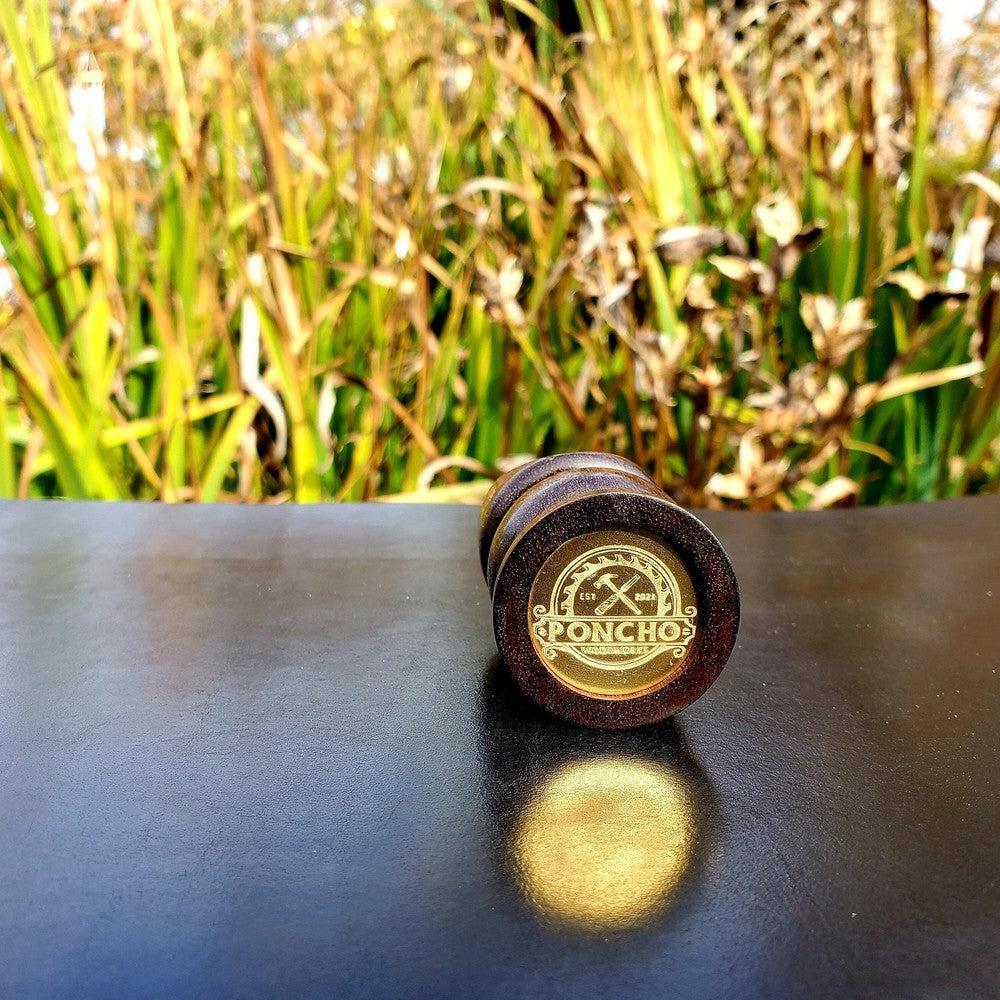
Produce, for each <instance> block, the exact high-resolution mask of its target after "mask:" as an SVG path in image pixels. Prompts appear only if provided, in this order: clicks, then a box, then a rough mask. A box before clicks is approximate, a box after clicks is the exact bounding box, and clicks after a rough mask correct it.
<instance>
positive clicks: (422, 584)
mask: <svg viewBox="0 0 1000 1000" xmlns="http://www.w3.org/2000/svg"><path fill="white" fill-rule="evenodd" d="M706 521H707V522H708V523H709V525H710V527H711V528H712V529H713V530H714V531H716V532H717V534H718V535H719V537H720V539H721V540H722V541H723V543H724V545H725V546H726V548H727V549H728V551H729V552H730V554H731V556H732V558H733V562H734V564H735V566H736V569H737V572H738V574H739V577H740V582H741V587H742V591H743V600H744V615H743V624H742V629H741V634H740V638H739V642H738V645H737V647H736V651H735V652H734V654H733V659H732V660H731V662H730V664H729V666H728V667H727V668H726V670H725V671H724V672H723V674H722V676H721V677H720V679H719V681H718V682H717V683H716V684H715V686H714V687H713V688H712V689H711V690H710V691H709V692H708V694H706V695H705V696H704V697H703V698H702V699H701V700H700V701H699V702H697V703H696V704H695V705H693V706H692V707H691V708H690V709H688V710H687V711H686V712H684V713H683V714H682V715H681V716H679V717H678V719H677V721H676V722H675V723H671V724H668V725H665V726H661V727H652V728H648V729H646V730H638V731H635V732H631V733H617V734H615V733H598V732H592V731H586V730H582V729H578V728H575V727H573V726H571V725H568V724H563V723H559V722H556V721H554V720H551V719H548V718H547V717H545V716H544V715H542V714H541V713H540V712H538V711H536V710H534V709H532V708H531V707H529V706H528V705H526V704H525V703H524V702H523V701H521V700H520V699H519V698H518V697H517V696H516V695H515V694H514V693H513V691H512V690H511V688H510V685H509V684H507V683H506V682H505V678H504V675H503V673H502V671H499V670H498V669H497V667H496V664H495V662H494V658H495V647H494V643H493V636H492V631H491V626H490V611H489V603H488V600H487V595H486V588H485V586H484V584H483V581H482V577H481V575H480V568H479V565H478V561H477V556H476V546H477V518H476V511H475V510H473V509H455V508H451V509H449V508H436V509H435V508H413V507H386V506H368V507H361V508H358V507H323V508H255V509H244V508H239V509H237V508H223V507H217V508H164V507H154V506H146V507H137V506H98V505H56V504H48V505H39V504H7V505H0V808H2V820H0V996H3V997H16V998H30V997H43V996H58V997H84V996H85V997H102V998H103V997H112V996H130V997H133V996H134V997H147V996H149V997H153V996H155V997H219V996H234V997H257V996H277V995H289V996H307V995H316V996H331V997H337V998H343V1000H350V998H355V997H358V998H360V997H448V998H451V997H455V998H466V997H505V998H507V997H519V998H520V997H527V998H534V997H547V996H567V997H579V998H588V997H600V998H605V997H614V998H618V997H673V996H691V997H706V998H709V997H711V998H717V997H740V998H748V997H797V996H802V997H810V998H815V997H851V996H866V997H867V996H870V997H884V996H891V997H984V996H997V995H1000V989H998V977H1000V947H998V946H1000V782H998V779H997V774H998V758H997V750H998V743H1000V740H998V737H1000V627H998V620H1000V618H998V611H1000V580H998V566H1000V545H998V534H997V532H998V526H1000V499H997V498H984V499H979V500H966V501H957V502H952V503H945V504H934V505H925V506H917V507H910V508H905V509H904V508H896V509H873V510H863V511H857V512H854V511H852V512H833V513H823V514H816V515H810V514H796V515H751V514H729V515H709V516H707V517H706ZM609 760H613V761H614V762H615V763H614V768H616V769H617V770H615V769H612V774H613V775H617V776H621V777H622V794H624V795H625V801H624V802H621V803H618V804H617V805H616V806H614V808H612V810H611V813H610V815H617V816H620V817H624V818H625V819H627V820H628V821H629V824H628V825H623V826H622V827H621V829H622V830H628V831H633V832H634V831H635V829H646V830H647V831H648V830H649V829H650V828H651V827H650V825H649V824H650V821H651V818H652V820H653V821H655V820H656V817H657V815H659V814H655V809H654V810H653V812H652V813H650V812H649V810H648V809H647V810H646V812H643V809H646V806H642V804H641V803H640V804H639V806H637V807H636V809H631V805H630V802H631V801H632V800H630V799H629V797H628V796H629V795H630V794H632V793H631V792H630V791H629V789H634V788H635V787H637V784H636V782H637V781H638V780H639V779H636V780H633V778H635V775H637V774H638V775H640V777H641V776H642V775H647V776H648V775H650V774H654V773H655V775H659V777H658V778H656V779H655V780H654V779H652V778H651V779H650V780H651V781H653V784H654V785H655V784H656V782H657V781H660V782H661V784H662V782H664V781H665V782H666V783H667V785H669V786H670V787H673V788H675V789H681V790H682V792H683V795H682V800H683V801H684V802H685V803H686V806H685V809H686V813H685V816H684V817H682V819H683V821H684V824H685V825H684V832H683V835H682V836H681V837H680V841H678V843H683V845H685V846H684V850H685V851H686V852H687V853H686V856H685V858H683V859H682V861H683V864H680V865H679V868H680V869H682V874H681V875H680V879H679V882H677V883H676V885H675V886H674V888H673V890H672V891H671V892H669V893H667V894H666V895H665V896H664V897H663V899H661V900H660V901H659V902H656V903H655V905H652V906H651V907H649V908H648V913H647V914H646V916H645V918H644V921H643V920H639V921H637V922H638V923H639V926H633V927H629V928H626V929H622V928H621V927H620V926H610V924H603V925H602V923H601V920H600V919H599V916H600V913H599V911H600V907H601V905H602V900H601V899H596V900H594V899H591V900H590V901H589V902H587V901H586V900H582V901H581V905H583V903H584V902H587V906H589V907H590V909H589V910H586V907H584V910H585V911H586V912H584V913H583V914H582V916H581V915H579V914H578V915H577V916H578V917H580V919H575V920H574V919H573V916H572V913H569V915H567V912H566V908H568V909H569V910H570V911H571V910H572V907H573V906H574V904H575V902H576V901H577V900H576V897H577V896H585V895H586V891H585V890H586V882H585V880H586V876H587V872H586V871H583V872H582V873H581V872H580V871H579V870H577V871H575V873H574V874H573V877H574V878H575V879H577V881H576V882H571V883H570V884H571V885H575V886H577V887H579V886H580V885H583V886H584V891H583V892H582V893H576V894H573V893H571V894H570V898H568V899H565V898H564V899H563V906H564V909H563V911H559V910H558V907H557V908H556V909H555V910H554V909H553V908H552V906H551V905H547V904H546V902H545V899H544V898H540V897H539V896H538V894H537V893H535V894H534V895H532V893H533V891H534V890H532V889H531V885H530V884H529V882H530V880H528V881H526V876H525V870H526V869H525V862H524V858H523V857H522V856H521V854H519V853H518V852H519V851H522V853H523V849H524V844H523V843H522V842H521V840H519V839H518V838H519V837H521V838H522V840H523V830H524V822H525V816H526V815H529V814H531V815H534V814H533V813H530V811H531V810H532V809H534V808H535V806H537V804H538V803H543V804H544V803H545V802H547V801H549V799H550V798H551V792H552V788H554V787H555V785H554V784H553V780H554V778H553V776H557V777H558V776H560V775H562V776H564V777H565V775H567V774H569V773H571V772H572V773H577V772H573V771H572V769H573V768H579V767H582V768H583V769H584V771H586V772H587V773H593V771H594V769H595V768H597V769H598V770H599V769H600V768H601V767H603V766H604V765H605V764H606V763H607V762H608V761H609ZM588 768H589V769H590V770H589V771H587V769H588ZM630 768H631V769H632V770H630ZM579 773H583V772H579ZM630 775H631V777H630ZM661 779H662V781H661ZM615 780H617V778H615ZM642 780H645V778H642ZM630 782H631V783H630ZM556 784H558V782H556ZM657 787H659V786H657ZM547 789H548V791H547ZM546 796H549V798H547V797H546ZM635 801H636V802H639V800H638V799H636V800H635ZM647 805H648V803H647ZM615 809H618V810H619V811H618V812H617V813H616V812H615ZM526 810H527V811H528V812H526ZM630 810H631V811H630ZM574 815H575V819H574V823H573V824H570V825H568V826H567V827H566V830H567V836H568V837H569V838H570V841H572V839H573V837H575V836H577V835H579V837H580V838H583V841H584V844H583V846H584V848H587V845H588V844H589V845H590V847H591V848H594V850H593V851H592V852H591V853H592V854H593V856H594V857H595V858H596V859H597V861H598V862H600V863H603V862H604V861H607V860H608V857H609V855H608V854H607V850H610V851H611V855H610V856H611V857H612V860H614V858H617V859H618V861H621V862H622V863H623V864H628V863H631V861H634V860H635V857H639V858H640V859H643V858H644V856H643V854H642V851H643V850H644V848H645V847H648V844H646V845H644V844H642V843H635V844H624V845H622V844H615V843H614V836H615V831H614V829H611V830H608V829H605V830H604V831H603V833H600V832H599V833H598V834H595V833H594V831H593V829H592V827H593V824H594V823H596V824H598V825H600V822H601V821H602V817H603V818H606V816H607V815H608V814H607V813H606V812H602V811H601V810H597V811H596V812H589V813H588V812H587V810H586V809H584V810H583V812H582V813H578V814H574ZM661 818H662V817H661ZM633 821H634V822H633ZM670 822H672V820H671V821H670ZM644 823H645V824H646V825H645V827H644V826H643V824H644ZM636 824H638V827H637V826H636ZM518 831H521V832H520V833H519V832H518ZM554 832H555V833H559V830H558V829H556V830H554ZM595 837H596V838H597V839H596V840H595V839H594V838H595ZM601 837H603V838H604V840H603V841H602V840H601ZM588 838H590V839H588ZM608 838H610V840H611V846H610V848H608ZM595 844H597V847H595V846H594V845H595ZM519 845H520V846H519ZM529 847H530V845H529ZM579 847H580V843H575V844H574V842H571V843H569V845H568V846H567V847H566V850H565V851H564V852H563V853H560V852H559V850H556V851H555V852H549V853H548V854H545V853H544V851H543V852H542V854H541V855H540V856H539V857H537V858H535V859H534V861H533V862H530V861H529V867H530V865H531V864H534V865H535V869H536V874H537V869H538V867H539V866H541V868H542V869H544V870H545V871H547V872H548V876H547V877H550V878H552V879H554V880H555V881H554V885H555V889H554V891H555V892H556V893H557V894H558V890H559V877H560V865H566V866H572V865H576V866H577V869H579V865H580V863H581V857H583V858H584V860H585V859H586V857H587V854H586V850H584V853H583V855H581V854H580V852H579V850H577V848H579ZM598 848H600V850H599V849H598ZM633 849H634V851H637V852H639V853H638V854H637V855H635V856H633V855H630V854H629V853H628V852H629V851H632V850H633ZM601 850H605V854H603V855H602V854H601ZM574 851H576V853H575V854H574ZM616 851H617V852H618V853H617V854H616V853H615V852H616ZM623 852H624V853H623ZM519 859H520V860H519ZM602 859H603V861H602ZM630 859H631V860H630ZM661 860H662V859H661V858H657V857H649V858H646V859H645V861H646V862H649V865H646V867H651V868H655V867H656V865H657V864H659V862H660V861H661ZM609 863H610V862H609ZM644 864H645V862H644ZM546 865H548V868H547V869H546ZM598 874H599V873H595V876H596V875H598ZM543 877H544V871H543ZM581 878H583V879H584V882H582V883H581V882H580V879H581ZM549 888H550V889H551V888H552V886H551V885H550V887H549ZM543 896H544V894H543ZM550 902H551V900H550ZM595 907H596V909H595ZM595 913H597V915H598V916H597V918H595V917H594V915H595ZM588 914H589V916H588ZM591 918H594V919H591ZM588 921H589V922H588Z"/></svg>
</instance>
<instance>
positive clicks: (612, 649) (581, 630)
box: [528, 531, 697, 699]
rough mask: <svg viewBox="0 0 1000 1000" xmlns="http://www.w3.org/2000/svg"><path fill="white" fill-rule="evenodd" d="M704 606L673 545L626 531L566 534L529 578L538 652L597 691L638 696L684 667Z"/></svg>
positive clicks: (582, 686)
mask: <svg viewBox="0 0 1000 1000" xmlns="http://www.w3.org/2000/svg"><path fill="white" fill-rule="evenodd" d="M696 616H697V606H696V602H695V596H694V586H693V584H692V583H691V577H690V576H689V575H688V573H687V570H686V569H685V568H684V564H683V563H682V562H681V561H680V559H678V557H677V556H676V555H675V554H674V553H673V552H672V551H671V550H670V549H668V548H667V547H666V546H665V545H663V544H661V543H660V542H658V541H655V540H653V539H652V538H648V537H646V536H644V535H639V534H634V533H632V532H625V531H596V532H591V533H589V534H586V535H579V536H577V537H576V538H571V539H570V540H569V541H568V542H565V543H563V544H562V545H560V546H559V548H558V549H556V551H555V552H553V553H552V555H551V556H549V558H548V559H547V560H546V561H545V563H544V565H543V566H542V569H541V571H540V572H539V573H538V575H537V576H536V577H535V580H534V583H533V584H532V587H531V595H530V600H529V604H528V625H529V630H530V633H531V641H532V643H533V644H534V646H535V650H536V651H537V653H538V655H539V657H540V658H541V660H542V662H543V663H544V664H545V666H546V667H547V668H548V670H549V671H550V673H552V674H553V675H554V676H555V677H556V678H557V679H558V680H560V681H561V682H562V683H563V684H565V685H566V686H567V687H569V688H571V689H573V690H575V691H578V692H580V693H581V694H585V695H588V696H589V697H592V698H605V699H621V698H635V697H637V696H639V695H642V694H647V693H649V692H652V691H655V690H657V689H658V688H661V687H663V686H664V685H665V684H667V683H668V682H669V681H670V680H672V679H673V678H674V677H676V676H677V674H678V673H680V671H681V668H682V666H683V664H684V659H685V657H686V656H687V653H688V651H689V649H690V646H691V640H692V639H693V638H694V634H695V630H696V627H697V626H696V624H695V618H696Z"/></svg>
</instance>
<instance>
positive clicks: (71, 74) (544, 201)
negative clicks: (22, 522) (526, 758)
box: [0, 0, 1000, 508]
mask: <svg viewBox="0 0 1000 1000" xmlns="http://www.w3.org/2000/svg"><path fill="white" fill-rule="evenodd" d="M996 25H997V18H996V14H995V12H994V10H993V5H992V3H990V2H987V3H984V4H983V5H982V7H981V9H980V12H979V14H978V15H977V16H976V17H975V18H974V19H973V21H972V22H971V23H970V24H969V26H968V33H967V34H968V37H963V38H962V39H960V40H958V42H957V43H956V44H955V45H954V46H953V47H954V48H955V50H956V51H957V56H956V54H955V52H953V51H950V50H949V49H948V47H946V46H945V45H944V44H943V42H942V39H941V35H940V33H939V31H938V24H937V20H936V15H935V12H934V10H933V9H932V8H931V6H930V5H929V4H928V3H926V2H925V3H920V2H917V3H911V2H906V3H903V2H893V0H844V2H833V3H820V2H815V0H787V2H783V3H777V4H776V3H766V2H757V3H753V2H734V0H717V2H711V0H578V2H577V3H576V4H571V5H568V6H567V5H565V4H562V5H559V4H555V3H551V2H547V3H546V2H543V3H541V4H540V5H538V6H536V5H534V4H532V3H530V2H528V0H506V2H500V0H494V2H468V3H465V2H445V0H424V2H417V0H400V2H397V3H379V4H374V5H363V4H352V5H346V4H340V3H329V2H327V3H316V2H304V0H300V2H284V3H278V2H267V0H244V2H243V3H242V5H239V4H230V3H226V2H220V0H200V2H184V3H173V2H172V0H121V2H95V0H89V2H86V0H84V2H76V3H72V4H71V3H63V2H60V3H49V2H47V0H8V2H5V3H3V4H0V104H2V108H3V112H4V125H5V127H3V128H0V245H2V250H3V257H2V258H0V496H5V497H15V496H19V497H44V496H65V497H98V498H106V499H113V498H129V497H132V498H148V499H153V498H158V499H162V500H168V501H178V500H203V501H218V500H241V501H260V500H266V501H279V500H297V501H317V500H320V499H325V498H335V499H363V498H370V497H376V496H384V495H388V494H396V495H400V494H402V495H404V496H408V497H410V498H412V497H414V496H416V497H420V498H430V499H470V500H471V499H477V498H478V497H479V496H481V495H482V492H483V490H484V489H485V486H486V485H488V481H489V479H490V478H491V477H492V476H494V475H495V474H496V473H497V471H498V470H502V469H504V468H506V467H509V465H510V464H512V463H515V462H517V461H518V460H520V459H521V458H523V457H524V456H526V455H538V454H543V453H550V452H556V451H566V450H573V449H581V448H588V449H591V448H592V449H601V450H608V451H614V452H618V453H620V454H624V455H629V456H631V457H633V458H635V459H636V460H637V461H638V462H640V463H641V464H642V465H644V466H645V467H646V468H648V469H649V471H650V472H651V473H652V474H653V475H654V476H655V477H656V478H657V479H658V481H659V482H660V483H661V484H663V486H664V487H665V488H666V489H667V490H668V492H670V493H671V494H672V495H673V496H674V497H676V498H677V499H678V500H680V501H681V502H684V503H688V504H694V505H710V506H718V505H731V506H750V507H753V508H772V507H780V508H797V507H823V506H829V505H833V504H846V503H883V502H896V501H904V500H922V499H929V498H935V497H946V496H953V495H957V494H963V493H968V492H981V491H987V490H996V489H997V486H998V483H1000V336H998V332H1000V309H998V299H1000V279H998V261H1000V229H998V225H997V219H998V213H1000V183H998V174H997V170H996V167H997V162H998V161H997V157H998V140H997V131H998V127H1000V103H998V96H1000V95H998V93H997V88H996V80H997V79H998V65H997V61H996V53H997V51H998V44H1000V43H998V37H1000V36H998V32H997V26H996Z"/></svg>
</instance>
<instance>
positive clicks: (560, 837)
mask: <svg viewBox="0 0 1000 1000" xmlns="http://www.w3.org/2000/svg"><path fill="white" fill-rule="evenodd" d="M695 834H696V820H695V810H694V808H693V804H692V801H691V798H690V795H689V793H688V791H687V789H686V787H685V783H684V780H683V778H682V777H681V776H680V775H679V774H677V773H675V772H674V771H672V770H669V769H668V768H667V767H665V766H662V765H660V764H658V763H655V762H652V761H649V760H641V759H633V758H629V757H627V756H599V757H592V758H588V759H585V760H580V761H575V762H572V763H569V764H566V765H564V766H562V767H561V768H559V769H557V770H556V771H555V772H553V773H552V774H551V775H549V776H548V777H546V778H545V779H543V780H542V782H541V784H540V786H539V787H538V788H537V789H536V790H535V792H534V793H533V795H532V797H531V798H530V799H529V800H528V802H527V803H526V805H525V806H524V807H523V809H522V810H521V812H520V814H519V816H518V818H517V820H516V821H515V823H514V827H513V829H512V831H511V838H510V850H511V855H512V859H513V861H514V865H515V869H516V871H517V873H518V878H519V881H520V884H521V888H522V890H523V892H524V894H525V896H526V897H527V899H528V901H529V902H530V903H531V904H532V906H533V907H535V908H536V909H537V910H538V911H539V912H540V914H541V915H542V916H544V917H546V918H548V919H551V920H553V921H555V922H557V923H563V924H567V925H569V926H571V927H574V928H576V929H581V930H591V931H595V932H601V931H611V930H625V929H628V928H633V927H639V926H642V925H643V924H646V923H649V922H650V921H652V920H653V919H655V918H656V917H658V916H660V915H661V914H662V913H663V912H664V911H665V910H666V909H667V908H668V907H669V906H670V903H671V901H672V900H673V898H674V896H675V894H676V890H677V887H678V885H679V883H680V881H681V878H682V876H683V875H684V872H685V871H686V869H687V867H688V864H689V862H690V859H691V855H692V851H693V846H694V841H695Z"/></svg>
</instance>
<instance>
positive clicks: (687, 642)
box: [480, 453, 739, 729]
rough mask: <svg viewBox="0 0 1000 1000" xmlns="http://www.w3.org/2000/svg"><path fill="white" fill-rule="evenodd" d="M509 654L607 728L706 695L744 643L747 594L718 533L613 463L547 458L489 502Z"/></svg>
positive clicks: (490, 574)
mask: <svg viewBox="0 0 1000 1000" xmlns="http://www.w3.org/2000/svg"><path fill="white" fill-rule="evenodd" d="M480 544H481V554H482V558H483V564H484V572H485V574H486V578H487V583H488V584H489V587H490V591H491V594H492V598H493V625H494V631H495V633H496V639H497V646H498V648H499V649H500V652H501V654H502V655H503V658H504V660H505V661H506V662H507V665H508V666H509V667H510V670H511V672H512V673H513V675H514V677H515V679H516V680H517V682H518V684H519V685H520V687H521V689H522V690H523V691H525V693H527V694H528V695H529V696H531V697H532V698H534V699H535V700H536V701H537V702H539V703H540V704H541V705H543V706H544V707H545V708H547V709H549V710H550V711H552V712H553V713H555V714H556V715H560V716H562V717H564V718H568V719H572V720H573V721H575V722H579V723H582V724H584V725H590V726H597V727H601V728H609V729H621V728H627V727H630V726H641V725H645V724H647V723H650V722H657V721H659V720H661V719H665V718H667V717H668V716H670V715H673V714H674V713H675V712H678V711H680V710H681V709H682V708H684V707H686V706H687V705H689V704H690V703H691V702H692V701H694V700H695V699H696V698H698V697H699V696H700V695H701V694H703V693H704V692H705V691H706V690H707V688H708V687H709V685H710V684H711V683H712V682H713V681H714V680H715V678H716V677H718V675H719V673H720V671H721V670H722V668H723V666H725V663H726V661H727V660H728V659H729V655H730V653H731V652H732V649H733V645H734V643H735V641H736V633H737V629H738V626H739V589H738V586H737V583H736V576H735V574H734V573H733V568H732V565H731V564H730V562H729V558H728V557H727V556H726V553H725V551H724V550H723V548H722V546H721V545H720V544H719V542H718V540H717V539H716V538H715V536H714V535H713V534H712V533H711V532H710V531H709V530H708V528H706V527H705V526H704V525H703V524H702V523H701V521H699V520H698V519H697V518H696V517H695V516H694V515H693V514H691V513H689V512H688V511H686V510H684V509H683V508H681V507H678V506H677V505H676V504H674V503H672V502H671V501H670V500H669V499H667V497H666V496H665V495H664V494H663V492H662V491H661V490H660V489H659V488H658V487H657V486H656V485H655V484H654V483H653V482H652V480H651V479H649V477H648V476H646V475H645V473H643V472H642V471H641V470H640V469H639V468H638V467H637V466H635V465H633V464H632V463H631V462H627V461H626V460H624V459H619V458H616V457H615V456H613V455H600V454H596V453H580V454H576V455H559V456H555V457H554V458H549V459H539V460H538V461H536V462H532V463H530V464H529V465H526V466H522V467H521V468H519V469H517V470H515V471H514V472H513V473H510V474H508V475H507V476H505V477H504V478H503V479H502V480H500V481H498V483H497V485H496V486H495V487H494V489H493V490H492V491H491V492H490V495H489V496H487V498H486V500H485V501H484V504H483V514H482V535H481V539H480Z"/></svg>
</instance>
